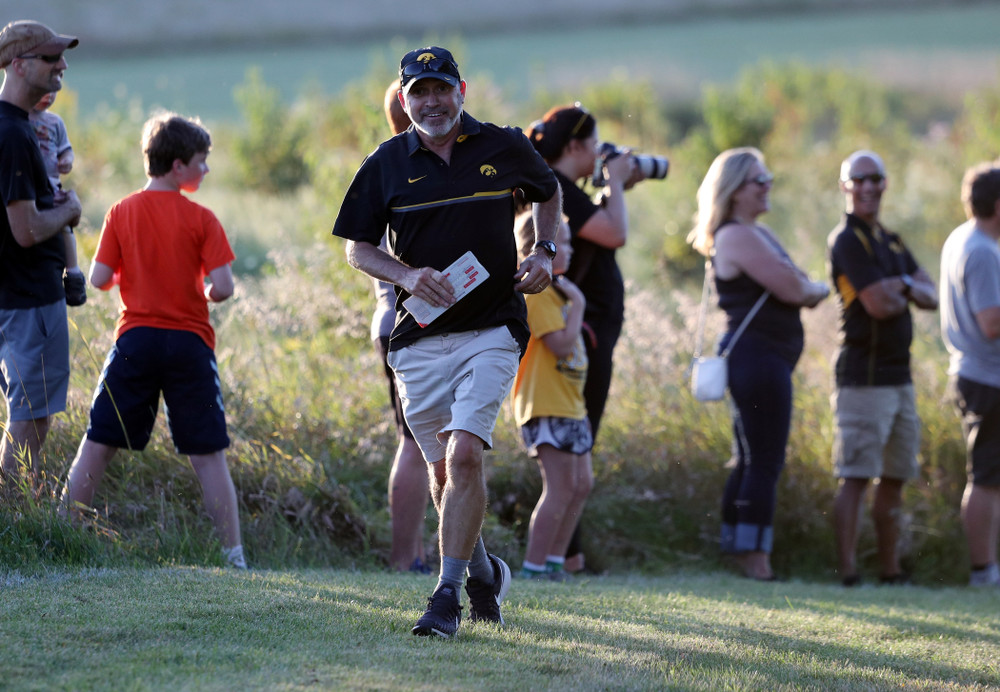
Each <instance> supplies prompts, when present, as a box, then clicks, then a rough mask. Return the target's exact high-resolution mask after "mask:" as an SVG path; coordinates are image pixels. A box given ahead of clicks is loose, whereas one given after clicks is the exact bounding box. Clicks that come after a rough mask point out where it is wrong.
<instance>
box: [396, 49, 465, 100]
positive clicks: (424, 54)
mask: <svg viewBox="0 0 1000 692" xmlns="http://www.w3.org/2000/svg"><path fill="white" fill-rule="evenodd" d="M428 77H430V78H433V79H440V80H441V81H442V82H447V83H448V84H451V85H452V86H456V87H457V86H458V85H459V84H460V83H461V82H462V77H461V75H459V73H458V63H456V62H455V58H453V57H452V55H451V52H450V51H448V50H445V49H444V48H439V47H437V46H427V47H426V48H418V49H417V50H411V51H410V52H409V53H407V54H406V55H404V56H403V59H402V60H400V61H399V85H400V88H402V90H403V93H404V94H405V93H406V92H407V91H409V89H410V86H412V85H413V84H415V83H416V82H418V81H419V80H421V79H425V78H428Z"/></svg>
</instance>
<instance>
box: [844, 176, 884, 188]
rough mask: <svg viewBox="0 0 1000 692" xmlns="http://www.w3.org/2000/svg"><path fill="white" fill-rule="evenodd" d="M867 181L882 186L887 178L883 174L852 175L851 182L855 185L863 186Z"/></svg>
mask: <svg viewBox="0 0 1000 692" xmlns="http://www.w3.org/2000/svg"><path fill="white" fill-rule="evenodd" d="M866 180H868V181H870V182H872V183H875V184H876V185H881V184H882V181H883V180H885V176H884V175H882V174H881V173H869V174H868V175H852V176H851V177H850V181H851V182H852V183H854V184H855V185H861V184H862V183H864V182H865V181H866Z"/></svg>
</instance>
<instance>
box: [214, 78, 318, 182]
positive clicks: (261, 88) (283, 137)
mask: <svg viewBox="0 0 1000 692" xmlns="http://www.w3.org/2000/svg"><path fill="white" fill-rule="evenodd" d="M236 102H237V103H238V104H239V105H240V107H241V109H242V111H243V117H244V119H245V120H246V131H245V132H244V133H243V134H242V135H240V136H237V137H236V138H235V139H234V140H233V142H232V155H233V158H234V159H235V161H236V164H237V167H238V170H239V172H240V179H239V182H240V183H241V184H244V185H247V186H249V187H250V188H252V189H254V190H260V191H262V192H270V193H277V192H288V191H290V190H294V189H295V188H297V187H298V186H299V185H303V184H305V183H307V182H308V181H309V167H308V166H307V165H306V161H305V153H304V150H303V147H304V145H305V141H306V137H307V130H308V123H307V122H306V121H305V120H303V119H301V118H299V117H297V116H296V115H295V114H294V113H293V111H292V110H291V109H290V108H288V107H287V106H285V105H284V104H283V103H282V101H281V95H280V93H279V92H278V90H277V89H275V88H274V87H270V86H268V85H267V84H265V83H264V80H263V78H262V77H261V75H260V70H259V69H256V68H254V69H251V70H248V71H247V78H246V82H245V83H244V84H242V85H240V86H238V87H237V88H236Z"/></svg>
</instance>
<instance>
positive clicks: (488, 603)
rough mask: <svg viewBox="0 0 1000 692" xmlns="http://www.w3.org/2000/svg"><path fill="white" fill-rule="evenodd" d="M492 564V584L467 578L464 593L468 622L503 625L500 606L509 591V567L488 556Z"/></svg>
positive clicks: (498, 559)
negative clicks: (467, 600) (466, 602)
mask: <svg viewBox="0 0 1000 692" xmlns="http://www.w3.org/2000/svg"><path fill="white" fill-rule="evenodd" d="M489 557H490V562H492V563H493V583H492V584H487V583H485V582H484V581H482V580H481V579H476V578H474V577H469V578H468V580H466V582H465V593H467V594H469V609H470V612H469V622H479V621H483V622H495V623H497V624H498V625H502V624H503V615H502V614H501V613H500V604H501V603H503V599H504V598H505V597H506V596H507V592H508V591H509V590H510V567H508V566H507V563H506V562H504V561H503V560H501V559H500V558H498V557H497V556H496V555H490V556H489Z"/></svg>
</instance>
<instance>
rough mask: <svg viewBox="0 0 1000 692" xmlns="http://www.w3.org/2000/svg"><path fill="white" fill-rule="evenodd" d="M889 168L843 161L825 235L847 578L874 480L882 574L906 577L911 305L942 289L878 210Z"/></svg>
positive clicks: (868, 156)
mask: <svg viewBox="0 0 1000 692" xmlns="http://www.w3.org/2000/svg"><path fill="white" fill-rule="evenodd" d="M885 188H886V174H885V166H884V165H883V163H882V159H881V158H880V157H879V156H878V155H877V154H875V153H874V152H871V151H863V150H862V151H856V152H854V153H853V154H851V155H850V156H848V157H847V159H845V160H844V162H843V164H841V168H840V189H841V192H843V194H844V200H845V202H846V209H847V213H846V214H845V216H844V218H843V220H842V221H841V223H840V225H839V226H838V227H837V228H836V229H834V230H833V232H832V233H830V236H829V238H828V240H827V245H828V249H829V261H830V273H831V278H832V280H833V285H834V288H835V289H836V291H837V296H838V303H839V305H840V335H839V336H840V348H839V350H838V353H837V360H836V389H835V392H834V396H833V407H834V414H835V419H836V421H835V422H836V438H835V442H834V450H833V457H834V473H835V475H836V476H837V477H838V478H839V479H840V488H839V490H838V492H837V497H836V500H835V502H834V529H835V534H836V539H837V562H838V570H839V574H840V577H841V580H842V581H843V584H844V586H856V585H857V584H860V583H861V577H860V575H859V574H858V569H857V565H856V562H855V553H856V549H857V540H858V521H859V514H860V508H861V503H862V500H863V499H864V496H865V492H866V490H867V487H868V482H869V481H870V480H871V479H872V478H878V479H879V482H878V485H877V487H876V490H875V498H874V501H873V503H872V519H873V521H874V523H875V537H876V542H877V546H878V558H879V569H880V580H881V582H882V583H884V584H899V583H904V582H905V581H907V577H906V575H904V574H903V572H902V569H901V567H900V563H899V552H898V546H897V544H898V539H899V523H898V514H899V511H900V506H901V505H902V491H903V483H904V482H905V481H906V480H908V479H910V478H913V477H915V476H916V475H917V473H918V472H919V468H918V466H917V452H918V451H919V449H920V419H919V418H918V416H917V410H916V397H915V396H914V391H913V382H912V380H911V378H910V341H911V340H912V338H913V324H912V321H911V318H910V310H909V305H910V303H911V302H912V303H913V304H914V305H916V306H917V307H918V308H921V309H924V310H934V309H936V308H937V289H936V286H935V284H934V281H933V279H931V277H930V276H929V275H928V274H927V272H926V271H924V270H923V269H921V268H920V267H919V266H917V263H916V261H915V260H914V259H913V256H912V255H911V254H910V252H909V251H908V250H907V249H906V247H905V246H904V245H903V243H902V241H901V240H900V238H899V236H898V235H896V234H895V233H892V232H891V231H888V230H886V229H885V228H884V227H883V226H882V225H881V223H880V222H879V218H878V213H879V207H880V205H881V201H882V193H883V192H884V191H885Z"/></svg>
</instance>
